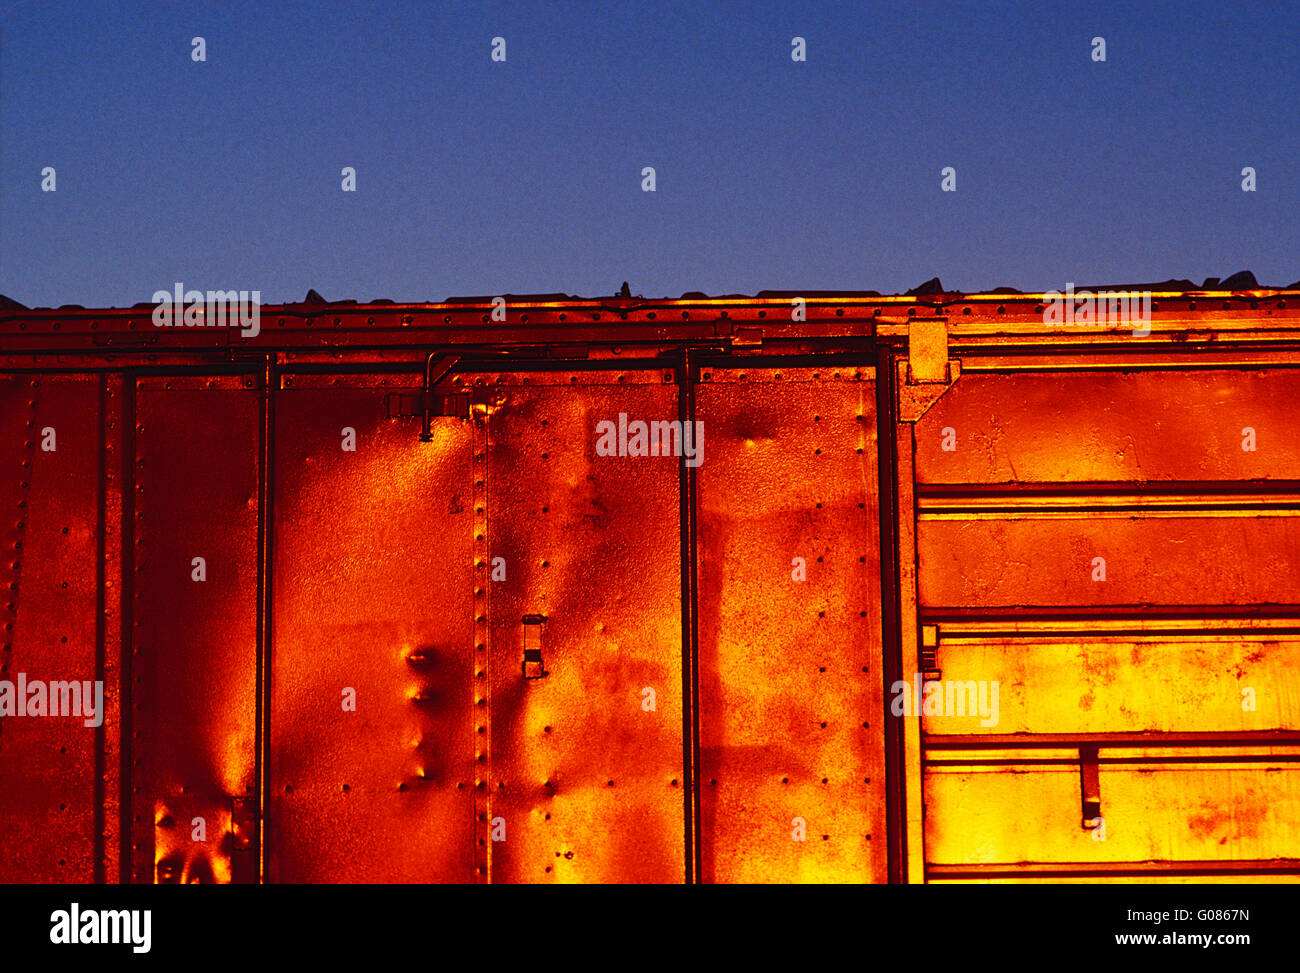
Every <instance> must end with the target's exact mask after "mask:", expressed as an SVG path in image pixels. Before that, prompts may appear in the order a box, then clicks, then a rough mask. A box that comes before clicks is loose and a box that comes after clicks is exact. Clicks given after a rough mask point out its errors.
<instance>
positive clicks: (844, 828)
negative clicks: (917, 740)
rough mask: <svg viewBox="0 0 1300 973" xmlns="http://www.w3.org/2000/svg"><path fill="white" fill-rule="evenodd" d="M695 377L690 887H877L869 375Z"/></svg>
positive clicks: (879, 735)
mask: <svg viewBox="0 0 1300 973" xmlns="http://www.w3.org/2000/svg"><path fill="white" fill-rule="evenodd" d="M704 372H705V375H704V379H705V380H704V381H703V382H702V383H701V385H700V388H699V390H698V393H697V395H698V416H699V419H700V421H702V422H703V423H704V429H705V441H706V443H707V449H706V452H707V456H706V460H705V463H704V464H703V465H702V466H701V467H700V470H699V497H698V499H699V506H700V558H701V564H700V697H701V714H700V735H701V739H700V746H701V781H702V788H701V789H702V817H703V821H702V830H703V834H704V842H703V845H702V850H703V859H704V861H703V869H702V872H703V878H704V879H705V880H706V881H711V882H764V881H777V882H781V881H813V882H837V881H838V882H871V881H877V882H879V881H884V880H885V877H886V872H885V864H886V861H885V841H884V837H885V813H884V812H885V799H884V782H885V774H884V770H885V767H884V746H883V731H884V722H883V718H882V716H881V713H882V709H883V707H882V703H881V695H882V691H883V683H882V678H881V672H880V666H881V651H880V614H879V607H878V606H879V601H880V576H879V558H880V555H879V544H878V541H877V535H878V523H879V509H878V505H877V497H878V492H879V491H878V488H877V473H876V424H875V411H876V410H875V395H876V387H875V383H874V381H873V378H874V370H873V369H870V368H863V367H861V366H858V367H851V368H843V369H840V370H824V369H818V368H783V369H774V368H743V369H738V368H723V367H719V366H714V367H711V368H710V367H706V368H705V369H704Z"/></svg>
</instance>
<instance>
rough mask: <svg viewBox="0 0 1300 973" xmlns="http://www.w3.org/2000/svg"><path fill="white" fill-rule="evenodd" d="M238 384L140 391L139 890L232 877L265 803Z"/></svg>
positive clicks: (132, 735)
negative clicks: (247, 813)
mask: <svg viewBox="0 0 1300 973" xmlns="http://www.w3.org/2000/svg"><path fill="white" fill-rule="evenodd" d="M244 386H245V383H244V381H243V380H241V379H240V378H238V377H222V378H216V377H212V378H206V377H166V378H162V377H158V378H142V379H140V380H139V382H138V383H137V389H136V393H135V395H136V421H135V428H134V443H135V471H134V489H133V498H132V510H133V528H134V529H133V534H134V544H133V553H132V559H133V565H134V572H133V577H132V578H131V579H130V584H131V590H132V593H133V598H134V612H133V618H134V622H133V630H132V635H131V639H132V654H131V657H130V659H129V667H130V675H129V689H128V690H127V693H128V695H129V698H130V701H131V715H130V731H129V735H128V738H127V741H126V745H127V746H128V747H129V748H130V763H131V768H132V788H131V790H132V794H131V814H132V819H131V823H132V828H131V831H130V834H131V841H132V847H133V855H132V858H133V869H134V878H135V880H136V881H144V882H152V881H157V882H180V883H189V882H201V883H207V882H229V881H230V880H231V877H232V875H231V852H232V848H233V837H232V816H233V813H234V804H233V803H232V802H233V801H234V800H235V799H237V798H243V797H246V796H251V795H254V794H255V791H254V787H255V775H254V770H255V762H256V749H255V746H254V744H255V737H256V727H257V723H256V686H257V634H256V632H257V577H258V557H257V543H256V541H257V517H258V509H257V508H258V504H257V495H258V493H257V485H258V461H257V453H256V451H255V450H253V449H250V445H251V444H255V443H256V442H257V429H258V403H259V396H258V393H257V392H256V391H250V390H248V389H246V388H245V387H244Z"/></svg>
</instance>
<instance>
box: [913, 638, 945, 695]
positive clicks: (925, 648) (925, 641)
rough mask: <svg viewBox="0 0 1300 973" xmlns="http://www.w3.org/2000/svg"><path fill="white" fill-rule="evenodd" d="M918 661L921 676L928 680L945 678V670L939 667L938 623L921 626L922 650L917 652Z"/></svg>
mask: <svg viewBox="0 0 1300 973" xmlns="http://www.w3.org/2000/svg"><path fill="white" fill-rule="evenodd" d="M917 663H918V666H919V668H920V670H921V678H922V679H924V680H925V681H926V682H931V681H934V680H939V679H942V678H943V671H942V670H941V669H940V668H939V626H938V625H922V626H921V650H920V651H919V652H918V653H917Z"/></svg>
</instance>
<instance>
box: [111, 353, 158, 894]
mask: <svg viewBox="0 0 1300 973" xmlns="http://www.w3.org/2000/svg"><path fill="white" fill-rule="evenodd" d="M137 421H138V419H137V416H136V376H135V374H134V373H133V372H130V371H127V372H123V374H122V411H121V423H122V437H121V443H122V465H121V470H122V479H121V491H122V518H121V523H120V531H119V536H120V537H121V539H122V542H121V555H122V583H121V585H119V586H118V597H119V601H118V604H119V606H120V608H119V611H120V614H119V617H120V618H121V620H122V625H121V633H122V638H121V643H120V647H119V652H118V659H117V661H118V666H119V669H118V674H117V675H118V686H119V687H120V689H119V695H118V704H117V711H118V727H119V729H118V741H119V742H118V748H117V754H118V775H117V779H118V786H119V790H120V795H121V796H120V799H119V801H118V811H119V817H118V822H119V823H118V842H119V844H118V859H117V860H118V881H119V882H120V883H121V884H123V885H128V884H131V883H132V882H134V881H135V880H136V869H135V841H134V837H135V789H136V787H137V786H138V785H139V775H138V774H137V773H135V768H134V766H133V759H134V753H135V747H134V746H133V743H134V740H135V720H134V714H135V709H134V707H135V702H134V687H135V664H134V658H135V598H134V596H133V592H134V591H135V545H136V510H135V486H136V484H135V468H136V467H135V460H136V456H135V450H136V445H135V434H136V422H137ZM149 826H150V827H151V828H152V827H153V822H152V821H150V822H149ZM152 880H153V875H152V874H150V876H149V881H152Z"/></svg>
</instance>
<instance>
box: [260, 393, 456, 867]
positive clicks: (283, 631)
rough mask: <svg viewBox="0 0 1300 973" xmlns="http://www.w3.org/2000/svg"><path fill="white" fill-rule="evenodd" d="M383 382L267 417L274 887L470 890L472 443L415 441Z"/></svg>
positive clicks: (314, 397)
mask: <svg viewBox="0 0 1300 973" xmlns="http://www.w3.org/2000/svg"><path fill="white" fill-rule="evenodd" d="M413 381H415V380H414V379H413V378H412V379H407V380H406V382H397V383H396V384H405V385H408V387H409V384H410V383H411V382H413ZM392 383H393V380H391V379H386V378H383V377H381V376H377V375H364V374H363V375H348V376H330V377H323V376H310V375H303V376H297V375H295V376H285V379H284V388H283V390H282V392H281V394H279V395H278V398H277V402H276V407H275V443H274V453H275V476H274V483H275V496H276V501H275V508H274V509H275V514H274V546H275V562H274V571H273V578H274V581H273V584H274V591H275V595H274V599H273V614H274V625H273V646H272V653H271V659H272V665H271V674H270V680H271V707H270V727H271V730H270V734H271V739H270V758H271V773H270V795H269V798H270V802H269V805H270V806H269V815H268V820H269V822H270V827H269V829H268V832H269V833H268V849H267V851H268V858H269V862H268V866H269V874H268V878H269V880H271V881H277V882H394V881H397V882H468V881H473V880H474V872H473V862H474V856H473V835H474V829H473V817H472V814H473V788H474V780H475V767H474V764H473V758H472V750H473V746H474V736H473V730H472V725H471V724H472V721H473V718H474V712H475V707H474V705H473V702H474V692H475V687H474V685H473V679H472V667H473V642H472V640H473V611H474V594H473V592H474V572H473V561H472V557H471V544H472V531H473V512H472V509H471V494H472V483H471V455H470V449H471V441H470V429H469V426H468V424H467V423H461V422H457V421H454V420H449V421H446V422H443V423H440V424H439V425H438V427H437V429H436V435H435V437H434V441H433V442H432V443H427V444H426V443H419V442H417V441H416V436H415V425H414V424H412V423H410V422H395V421H391V420H389V419H388V418H387V413H386V408H385V400H386V396H387V394H388V391H389V389H390V387H391V384H392Z"/></svg>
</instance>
